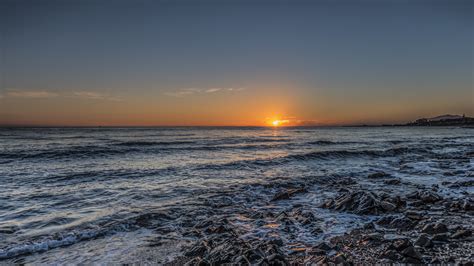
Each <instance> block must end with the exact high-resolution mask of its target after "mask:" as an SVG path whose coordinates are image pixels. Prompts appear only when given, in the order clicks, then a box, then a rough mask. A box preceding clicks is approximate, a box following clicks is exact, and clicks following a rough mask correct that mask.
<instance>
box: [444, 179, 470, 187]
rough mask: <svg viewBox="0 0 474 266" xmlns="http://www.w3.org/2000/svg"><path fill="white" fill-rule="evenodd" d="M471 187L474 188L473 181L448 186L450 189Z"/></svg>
mask: <svg viewBox="0 0 474 266" xmlns="http://www.w3.org/2000/svg"><path fill="white" fill-rule="evenodd" d="M472 186H474V180H468V181H458V182H455V183H452V184H450V185H449V187H450V188H460V187H472Z"/></svg>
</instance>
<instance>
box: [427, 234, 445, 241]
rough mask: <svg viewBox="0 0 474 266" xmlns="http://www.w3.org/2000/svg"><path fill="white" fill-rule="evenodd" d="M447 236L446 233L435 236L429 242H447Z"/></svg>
mask: <svg viewBox="0 0 474 266" xmlns="http://www.w3.org/2000/svg"><path fill="white" fill-rule="evenodd" d="M448 239H449V237H448V234H446V233H442V234H436V235H434V236H433V238H431V240H433V241H437V242H448Z"/></svg>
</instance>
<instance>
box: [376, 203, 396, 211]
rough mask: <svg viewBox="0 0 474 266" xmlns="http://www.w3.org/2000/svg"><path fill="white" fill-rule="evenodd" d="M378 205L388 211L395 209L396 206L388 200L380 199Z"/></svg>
mask: <svg viewBox="0 0 474 266" xmlns="http://www.w3.org/2000/svg"><path fill="white" fill-rule="evenodd" d="M380 206H381V207H382V208H383V209H384V210H386V211H389V212H390V211H393V210H395V209H396V208H397V206H396V205H395V204H393V203H390V202H388V201H381V202H380Z"/></svg>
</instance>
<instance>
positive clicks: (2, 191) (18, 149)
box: [0, 127, 474, 263]
mask: <svg viewBox="0 0 474 266" xmlns="http://www.w3.org/2000/svg"><path fill="white" fill-rule="evenodd" d="M473 151H474V129H468V128H422V127H420V128H408V127H400V128H397V127H378V128H292V129H284V128H276V129H273V128H80V129H73V128H55V129H53V128H50V129H47V128H42V129H0V179H1V182H0V206H1V208H0V260H1V259H3V260H6V261H7V262H22V263H53V262H54V263H67V262H71V263H79V262H83V263H104V262H109V263H121V262H122V263H126V262H137V258H139V259H138V260H139V261H140V260H141V259H143V260H150V261H153V262H166V261H169V260H172V259H173V257H174V256H176V255H178V254H180V247H182V246H183V245H186V244H188V243H191V242H192V241H195V240H196V238H195V237H193V236H190V235H187V234H186V230H188V229H189V228H191V227H192V226H194V225H195V224H196V223H197V222H200V221H205V220H206V219H208V218H210V217H213V218H215V219H219V218H223V217H225V218H226V219H229V220H230V221H231V222H232V223H233V224H234V225H235V226H236V227H238V228H239V230H241V232H242V237H243V238H268V237H272V236H275V235H278V236H279V237H280V238H282V239H283V240H284V241H285V244H286V246H287V247H288V249H291V248H292V247H294V248H297V247H299V246H304V245H311V244H313V243H316V242H317V241H320V240H321V239H324V238H327V237H330V236H332V235H335V234H341V233H344V232H346V231H348V230H350V229H351V228H354V227H357V226H359V225H360V224H362V223H364V222H366V221H367V220H370V219H372V217H370V216H358V215H355V214H348V213H340V212H333V211H329V210H323V209H320V208H318V205H319V204H320V203H321V202H322V201H324V200H325V199H327V198H328V197H330V196H333V195H334V193H335V191H331V190H329V189H327V188H326V187H325V184H326V183H327V182H331V180H334V179H341V178H348V177H350V178H353V179H356V180H358V183H360V184H361V185H363V186H365V187H366V188H370V189H374V190H379V191H384V190H387V189H389V190H390V192H393V191H398V192H399V193H401V194H403V193H408V192H409V191H410V189H412V188H415V187H416V186H419V185H422V186H431V185H433V184H438V185H440V187H441V193H444V194H446V195H449V196H451V197H457V196H459V197H462V195H463V193H472V192H473V191H472V187H460V188H449V187H447V186H443V185H441V184H442V182H443V181H463V180H472V177H474V159H473ZM377 171H384V172H386V173H389V174H391V175H392V177H395V178H399V179H400V180H402V182H403V184H404V185H402V186H391V185H381V184H380V183H377V182H374V181H373V180H370V179H367V178H366V177H367V175H369V174H371V173H374V172H377ZM298 182H305V183H310V184H311V186H310V189H309V191H308V193H302V194H298V195H296V196H295V197H293V198H291V199H289V200H282V201H271V199H272V197H273V196H274V194H275V193H276V192H278V191H279V190H281V189H283V188H285V187H287V186H288V184H291V183H298ZM296 205H297V206H302V208H303V209H304V210H305V211H308V212H311V213H313V214H314V215H315V216H316V217H317V218H318V221H319V226H320V227H321V229H323V232H321V233H319V234H317V235H315V234H314V233H312V232H311V228H307V227H301V228H296V231H292V232H285V231H284V230H281V228H280V225H279V224H278V223H276V222H275V221H273V220H271V219H268V218H265V219H263V218H255V217H248V215H246V213H248V210H252V211H254V212H256V213H259V212H261V213H265V212H273V213H278V212H283V211H288V210H291V209H292V207H293V206H296Z"/></svg>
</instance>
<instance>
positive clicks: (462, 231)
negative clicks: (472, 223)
mask: <svg viewBox="0 0 474 266" xmlns="http://www.w3.org/2000/svg"><path fill="white" fill-rule="evenodd" d="M471 235H472V231H471V230H467V229H460V230H457V231H456V232H455V233H454V234H453V235H452V236H451V237H452V238H455V239H458V238H464V237H468V236H471Z"/></svg>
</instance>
